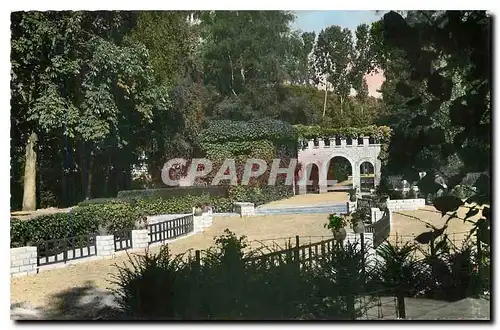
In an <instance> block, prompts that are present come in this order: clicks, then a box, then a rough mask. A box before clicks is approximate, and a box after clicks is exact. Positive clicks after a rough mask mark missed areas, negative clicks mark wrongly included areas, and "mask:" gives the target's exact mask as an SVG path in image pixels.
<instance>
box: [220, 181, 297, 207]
mask: <svg viewBox="0 0 500 330" xmlns="http://www.w3.org/2000/svg"><path fill="white" fill-rule="evenodd" d="M229 193H230V198H231V199H232V200H233V201H235V202H250V203H254V204H255V206H259V205H262V204H266V203H269V202H273V201H278V200H281V199H285V198H289V197H292V196H293V187H292V186H285V185H276V186H263V187H248V186H234V187H232V189H231V190H230V191H229Z"/></svg>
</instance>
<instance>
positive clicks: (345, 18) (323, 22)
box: [293, 10, 383, 34]
mask: <svg viewBox="0 0 500 330" xmlns="http://www.w3.org/2000/svg"><path fill="white" fill-rule="evenodd" d="M295 14H296V15H297V18H296V19H295V22H294V23H293V27H294V28H296V29H300V30H302V31H304V32H309V31H314V32H316V34H318V33H319V32H320V31H321V30H322V29H324V28H325V27H327V26H330V25H340V26H341V27H347V28H349V29H351V30H353V31H354V30H355V29H356V27H357V26H358V25H360V24H363V23H367V24H370V23H372V22H374V21H377V20H379V19H380V18H381V17H382V15H383V12H380V13H376V12H375V10H321V11H320V10H304V11H296V12H295Z"/></svg>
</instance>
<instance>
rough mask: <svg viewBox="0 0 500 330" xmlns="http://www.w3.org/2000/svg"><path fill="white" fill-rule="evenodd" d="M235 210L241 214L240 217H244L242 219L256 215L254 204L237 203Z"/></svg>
mask: <svg viewBox="0 0 500 330" xmlns="http://www.w3.org/2000/svg"><path fill="white" fill-rule="evenodd" d="M234 208H235V212H236V213H239V214H240V216H242V217H246V216H250V215H255V205H254V203H247V202H236V203H234Z"/></svg>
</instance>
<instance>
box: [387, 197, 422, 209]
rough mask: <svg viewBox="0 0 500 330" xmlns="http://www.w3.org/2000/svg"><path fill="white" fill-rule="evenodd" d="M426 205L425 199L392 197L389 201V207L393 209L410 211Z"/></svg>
mask: <svg viewBox="0 0 500 330" xmlns="http://www.w3.org/2000/svg"><path fill="white" fill-rule="evenodd" d="M424 206H425V199H423V198H416V199H390V200H388V201H387V207H388V208H389V210H391V211H405V210H407V211H410V210H418V209H421V208H423V207H424Z"/></svg>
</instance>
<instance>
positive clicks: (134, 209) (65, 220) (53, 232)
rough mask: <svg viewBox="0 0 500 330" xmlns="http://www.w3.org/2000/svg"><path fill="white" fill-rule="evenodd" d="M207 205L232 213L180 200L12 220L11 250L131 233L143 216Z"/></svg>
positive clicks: (201, 199)
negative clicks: (66, 239) (44, 242)
mask: <svg viewBox="0 0 500 330" xmlns="http://www.w3.org/2000/svg"><path fill="white" fill-rule="evenodd" d="M204 203H208V204H210V205H212V206H213V208H214V209H215V210H216V211H217V212H231V211H232V201H231V200H230V199H228V198H224V197H212V196H209V195H207V194H205V195H201V196H190V195H187V196H183V197H176V198H169V199H162V198H156V199H139V200H135V199H126V200H119V199H112V200H109V201H108V202H106V203H102V204H101V203H97V202H96V203H90V204H87V205H85V204H84V205H83V206H78V207H75V208H73V209H72V210H71V211H70V212H69V213H56V214H50V215H42V216H38V217H36V218H34V219H31V220H24V221H21V220H18V219H11V246H13V247H16V246H25V245H28V244H35V243H36V242H37V241H39V240H49V239H58V238H64V237H72V236H78V235H90V234H94V233H97V232H98V230H99V228H103V229H106V230H107V232H109V233H113V232H114V231H118V230H131V229H134V226H135V223H136V222H138V221H141V220H144V218H145V217H146V216H149V215H158V214H176V213H191V211H192V208H193V206H195V205H196V204H204Z"/></svg>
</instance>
